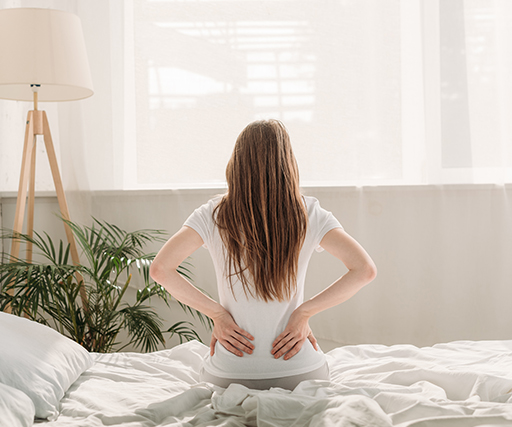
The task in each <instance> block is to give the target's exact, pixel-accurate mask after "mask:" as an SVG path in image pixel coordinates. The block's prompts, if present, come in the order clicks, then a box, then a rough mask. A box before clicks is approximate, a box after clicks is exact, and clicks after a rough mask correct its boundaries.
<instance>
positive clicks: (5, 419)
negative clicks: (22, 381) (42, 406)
mask: <svg viewBox="0 0 512 427" xmlns="http://www.w3.org/2000/svg"><path fill="white" fill-rule="evenodd" d="M35 412H36V410H35V408H34V403H32V401H31V400H30V398H29V397H28V396H27V395H26V394H25V393H23V392H22V391H20V390H17V389H15V388H12V387H9V386H7V385H5V384H2V383H0V424H1V425H3V426H9V427H32V425H33V424H34V415H35Z"/></svg>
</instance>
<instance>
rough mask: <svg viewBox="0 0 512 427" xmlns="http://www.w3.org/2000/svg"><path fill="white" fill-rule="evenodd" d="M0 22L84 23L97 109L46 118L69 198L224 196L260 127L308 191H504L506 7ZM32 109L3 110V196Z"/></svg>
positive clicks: (399, 5)
mask: <svg viewBox="0 0 512 427" xmlns="http://www.w3.org/2000/svg"><path fill="white" fill-rule="evenodd" d="M0 7H1V8H6V7H53V8H60V9H63V10H68V11H72V12H74V13H77V14H78V15H79V16H80V17H81V19H82V24H83V27H84V32H85V38H86V43H87V46H88V53H89V56H90V63H91V69H92V74H93V79H94V84H95V89H96V90H95V95H94V96H93V97H92V98H90V99H87V100H84V101H79V102H71V103H59V104H58V105H55V104H53V105H52V104H50V103H48V104H47V105H46V106H43V107H46V109H47V110H51V112H49V114H50V115H52V116H54V117H53V119H52V118H51V120H52V132H53V134H54V136H55V139H56V144H57V145H59V141H60V138H61V135H60V133H64V134H65V138H66V141H67V142H66V146H65V147H63V151H62V150H60V148H59V150H60V151H59V155H60V156H61V159H62V162H61V164H62V168H63V169H64V171H63V174H66V175H68V176H69V179H67V180H65V182H66V185H68V186H70V187H71V188H74V189H79V190H84V191H88V190H111V189H117V190H123V189H152V188H153V189H154V188H188V187H192V188H197V187H219V186H223V185H224V168H225V164H226V162H227V160H228V158H229V155H230V152H231V150H232V147H233V144H234V141H235V139H236V136H237V135H238V133H239V132H240V130H241V129H242V128H243V127H244V126H245V125H246V124H247V123H248V122H250V121H252V120H255V119H259V118H265V117H274V118H278V119H281V120H283V121H284V122H285V124H286V125H287V127H288V129H289V131H290V134H291V136H292V141H293V144H294V148H295V151H296V155H297V158H298V161H299V166H300V171H301V178H302V184H303V185H305V186H308V185H314V186H340V185H341V186H344V185H357V186H360V185H395V184H400V185H408V184H445V183H448V184H450V183H498V184H499V183H505V182H511V181H512V172H511V171H512V169H511V166H512V152H511V151H512V149H511V148H510V147H512V144H511V143H512V130H511V127H510V125H509V123H510V120H509V118H510V117H512V44H511V43H510V40H511V39H512V3H511V2H510V1H507V0H452V1H449V2H443V1H437V0H407V1H404V0H402V1H400V0H385V1H382V0H325V1H321V2H318V1H313V0H300V1H299V0H282V1H261V0H251V1H224V0H217V1H210V0H202V1H174V0H168V1H164V0H162V1H154V0H127V1H123V2H121V1H114V0H112V1H109V2H105V1H100V0H91V1H87V2H85V1H78V0H73V1H63V0H60V1H59V0H38V1H34V0H2V1H0ZM29 108H31V106H30V105H29V104H28V103H16V102H13V101H3V100H2V101H0V110H1V111H2V114H1V115H0V121H1V122H0V150H1V151H0V152H1V156H0V166H1V172H0V190H1V191H15V190H16V188H17V179H13V177H17V176H19V171H18V169H19V166H18V165H19V164H20V163H21V160H20V158H19V157H20V156H21V148H20V145H21V144H22V139H23V121H24V115H25V114H26V110H28V109H29ZM14 121H16V124H14ZM57 123H58V129H57ZM70 123H71V124H70ZM15 133H16V136H15V135H14V134H15ZM14 139H19V140H20V141H18V142H19V144H15V143H13V141H14ZM39 157H40V156H39ZM42 168H43V169H44V166H42ZM42 173H43V177H42V178H41V179H40V182H41V184H40V189H42V190H45V189H51V179H50V175H49V172H48V171H46V172H42ZM38 182H39V181H38Z"/></svg>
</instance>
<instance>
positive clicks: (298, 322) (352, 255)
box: [271, 228, 377, 360]
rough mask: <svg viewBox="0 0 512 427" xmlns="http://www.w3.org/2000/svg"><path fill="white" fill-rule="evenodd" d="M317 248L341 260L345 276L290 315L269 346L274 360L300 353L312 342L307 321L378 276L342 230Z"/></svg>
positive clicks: (369, 261)
mask: <svg viewBox="0 0 512 427" xmlns="http://www.w3.org/2000/svg"><path fill="white" fill-rule="evenodd" d="M320 246H322V248H324V249H325V250H326V251H327V252H329V253H331V254H332V255H334V256H335V257H336V258H338V259H340V260H341V261H342V262H343V263H344V264H345V266H346V267H347V268H348V272H347V273H346V274H344V275H343V276H342V277H340V278H339V279H338V280H336V281H335V282H334V283H333V284H332V285H330V286H329V287H327V288H326V289H324V290H323V291H322V292H320V293H318V294H317V295H315V296H314V297H313V298H311V299H309V300H308V301H305V302H304V303H303V304H301V305H300V306H299V307H298V308H297V309H296V310H295V311H294V312H293V313H292V315H291V316H290V320H289V321H288V324H287V326H286V328H285V330H284V331H283V332H282V333H281V334H280V335H279V336H278V337H277V338H276V339H275V341H274V343H273V344H272V351H271V353H272V354H273V355H274V357H275V358H276V359H277V358H279V357H281V356H282V355H285V357H284V359H286V360H287V359H290V358H291V357H293V356H294V355H295V354H297V353H298V352H299V350H300V349H301V348H302V345H303V344H304V342H305V341H306V339H307V338H308V337H309V338H310V339H311V337H312V334H311V329H310V328H309V324H308V321H309V319H310V318H311V317H312V316H314V315H315V314H317V313H319V312H321V311H323V310H326V309H328V308H330V307H334V306H336V305H338V304H341V303H342V302H345V301H347V300H348V299H349V298H351V297H352V296H353V295H355V294H356V293H357V292H358V291H359V290H360V289H361V288H362V287H363V286H365V285H367V284H368V283H370V282H371V281H372V280H373V279H374V278H375V276H376V275H377V268H376V267H375V264H374V262H373V260H372V259H371V258H370V256H369V255H368V253H367V252H366V251H365V250H364V248H363V247H362V246H361V245H360V244H359V243H358V242H357V241H356V240H355V239H354V238H352V237H351V236H350V235H349V234H348V233H346V232H345V231H344V230H343V229H342V228H334V229H332V230H331V231H329V232H327V233H326V235H325V236H324V237H323V239H322V241H321V242H320ZM313 340H314V337H313V338H312V339H311V341H312V342H313ZM315 343H316V340H315V341H314V342H313V344H315Z"/></svg>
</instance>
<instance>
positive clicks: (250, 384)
mask: <svg viewBox="0 0 512 427" xmlns="http://www.w3.org/2000/svg"><path fill="white" fill-rule="evenodd" d="M307 380H324V381H329V380H330V377H329V366H328V365H327V362H325V364H324V365H323V366H321V367H320V368H318V369H315V370H314V371H310V372H306V373H304V374H300V375H292V376H289V377H279V378H268V379H254V380H251V379H244V378H222V377H217V376H215V375H212V374H210V373H209V372H207V371H205V369H204V367H201V370H200V372H199V381H201V382H202V381H205V382H208V383H212V384H215V385H217V386H219V387H223V388H227V387H228V386H229V385H230V384H231V383H237V384H242V385H243V386H245V387H247V388H252V389H256V390H268V389H269V388H271V387H281V388H284V389H287V390H293V389H294V388H295V387H297V385H299V383H300V382H302V381H307Z"/></svg>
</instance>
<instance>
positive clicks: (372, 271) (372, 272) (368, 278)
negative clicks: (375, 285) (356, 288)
mask: <svg viewBox="0 0 512 427" xmlns="http://www.w3.org/2000/svg"><path fill="white" fill-rule="evenodd" d="M362 274H363V276H364V281H365V282H366V283H365V285H367V284H368V283H370V282H372V281H373V280H375V278H376V277H377V266H376V265H375V263H374V262H373V261H369V262H367V263H366V264H365V266H364V268H363V273H362Z"/></svg>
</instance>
